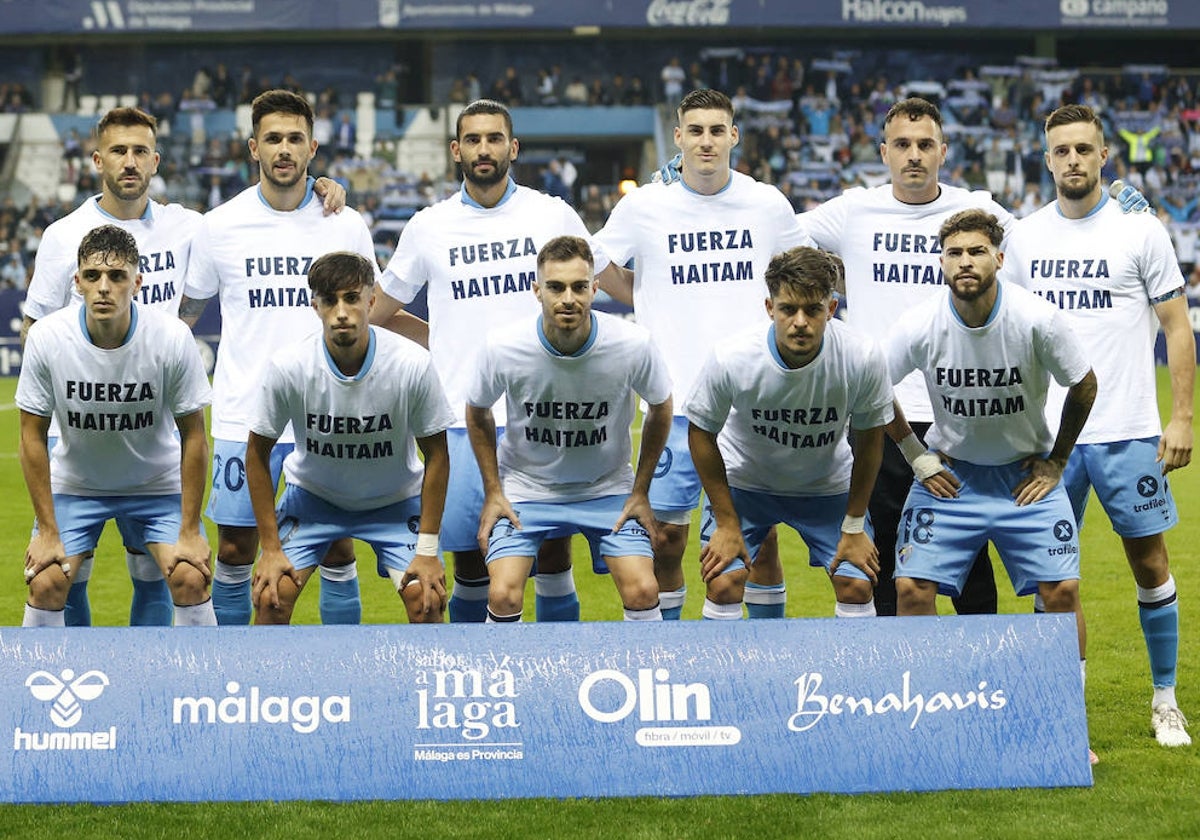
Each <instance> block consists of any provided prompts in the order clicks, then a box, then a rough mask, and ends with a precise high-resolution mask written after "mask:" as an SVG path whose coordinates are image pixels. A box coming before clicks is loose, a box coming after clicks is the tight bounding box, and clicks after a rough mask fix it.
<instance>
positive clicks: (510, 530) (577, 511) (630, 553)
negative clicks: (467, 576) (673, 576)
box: [487, 496, 654, 574]
mask: <svg viewBox="0 0 1200 840" xmlns="http://www.w3.org/2000/svg"><path fill="white" fill-rule="evenodd" d="M627 498H628V497H627V496H601V497H600V498H599V499H589V500H588V501H586V502H516V503H514V504H513V509H514V510H515V511H516V512H517V516H519V517H520V518H521V528H520V530H518V529H517V528H515V527H514V526H513V524H512V522H510V521H509V520H507V519H501V520H500V521H499V522H497V523H496V526H495V527H494V528H492V534H491V537H490V538H489V539H488V553H487V562H489V563H491V562H492V561H493V560H496V559H499V558H501V557H536V556H537V553H538V549H539V548H541V546H542V542H543V541H544V540H548V539H553V538H554V537H569V536H571V535H572V534H575V533H579V534H583V535H584V537H586V538H587V541H588V545H589V546H591V549H592V557H593V558H595V557H596V556H597V555H599V556H600V557H602V558H603V557H653V556H654V552H653V551H652V550H651V548H650V535H649V534H648V533H646V529H645V528H643V527H642V525H641V523H640V522H637V521H636V520H633V519H630V520H627V521H626V522H625V524H624V525H622V526H621V530H619V531H617V532H616V533H615V534H614V533H613V530H612V527H613V525H614V524H616V521H617V519H619V518H620V516H621V510H622V509H623V508H624V507H625V500H626V499H627ZM593 569H594V571H595V572H596V573H597V574H604V573H605V572H607V567H606V566H602V567H597V566H596V565H595V560H594V559H593Z"/></svg>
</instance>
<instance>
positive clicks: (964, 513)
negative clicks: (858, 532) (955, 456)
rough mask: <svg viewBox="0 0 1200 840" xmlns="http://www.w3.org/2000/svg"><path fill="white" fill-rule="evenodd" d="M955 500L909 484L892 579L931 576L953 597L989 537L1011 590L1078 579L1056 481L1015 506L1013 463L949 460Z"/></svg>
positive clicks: (1075, 551) (1072, 533)
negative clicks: (1030, 500) (1046, 490)
mask: <svg viewBox="0 0 1200 840" xmlns="http://www.w3.org/2000/svg"><path fill="white" fill-rule="evenodd" d="M951 472H953V473H954V475H956V476H957V477H958V479H959V480H960V481H961V482H962V486H961V487H959V489H958V498H955V499H939V498H937V497H936V496H934V495H933V494H932V493H930V492H929V491H928V490H926V489H925V487H924V486H923V485H922V484H920V483H918V482H916V481H914V482H913V484H912V488H911V489H910V490H909V491H908V499H907V500H906V501H905V503H904V512H903V513H901V515H900V527H899V529H898V533H897V538H896V577H897V578H902V577H906V578H917V579H920V580H931V581H934V582H936V583H937V584H938V591H939V592H941V593H942V594H943V595H951V596H957V595H959V594H960V593H961V592H962V587H963V583H964V582H965V581H966V579H967V574H968V573H969V572H970V571H971V566H972V565H973V564H974V562H975V555H976V554H978V553H979V549H980V548H981V547H982V546H983V544H984V543H985V542H986V541H988V540H991V541H992V543H993V544H995V546H996V550H997V551H999V553H1000V559H1001V560H1002V561H1003V562H1004V568H1005V569H1006V570H1007V571H1008V577H1009V579H1010V580H1011V581H1012V585H1013V590H1014V591H1015V592H1016V593H1017V594H1018V595H1030V594H1032V593H1034V592H1036V591H1037V585H1038V583H1041V582H1052V581H1060V580H1078V579H1079V536H1078V534H1077V533H1076V528H1075V517H1074V515H1073V514H1072V513H1071V502H1070V500H1069V499H1068V498H1067V491H1066V488H1064V487H1063V486H1062V483H1061V482H1060V483H1059V485H1058V486H1057V487H1055V488H1054V489H1053V490H1052V491H1050V493H1049V495H1047V496H1046V497H1045V498H1044V499H1042V500H1041V501H1040V502H1036V503H1034V504H1032V505H1025V506H1024V507H1018V506H1017V504H1016V502H1014V501H1013V497H1012V491H1013V488H1015V487H1016V486H1017V484H1019V483H1020V481H1021V479H1022V478H1023V477H1024V475H1025V471H1024V470H1023V469H1022V468H1021V462H1020V461H1015V462H1013V463H1011V464H1004V465H1003V466H999V467H987V466H980V465H978V464H969V463H967V462H965V461H956V462H955V464H954V467H953V469H952V470H951Z"/></svg>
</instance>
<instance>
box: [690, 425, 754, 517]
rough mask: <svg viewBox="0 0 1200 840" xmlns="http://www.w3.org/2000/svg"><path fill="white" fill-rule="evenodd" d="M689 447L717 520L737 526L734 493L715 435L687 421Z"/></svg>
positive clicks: (693, 462) (693, 463)
mask: <svg viewBox="0 0 1200 840" xmlns="http://www.w3.org/2000/svg"><path fill="white" fill-rule="evenodd" d="M688 451H689V452H690V453H691V455H692V465H693V466H695V468H696V475H697V476H699V477H700V484H701V486H702V487H703V488H704V495H705V496H707V497H708V504H709V507H711V508H712V512H713V517H714V518H715V519H716V521H717V524H718V525H721V526H727V527H731V528H736V529H740V527H741V525H740V521H739V519H738V514H737V510H736V509H735V508H734V506H733V494H732V493H731V492H730V490H729V476H728V474H727V473H726V472H725V458H724V456H722V455H721V449H720V447H719V446H718V445H717V436H716V435H715V434H713V433H712V432H709V431H706V430H704V429H701V428H700V427H699V426H697V425H696V424H695V423H689V424H688Z"/></svg>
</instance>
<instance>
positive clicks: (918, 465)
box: [896, 433, 945, 482]
mask: <svg viewBox="0 0 1200 840" xmlns="http://www.w3.org/2000/svg"><path fill="white" fill-rule="evenodd" d="M896 445H897V446H898V447H900V454H901V455H903V456H904V460H905V461H908V465H909V466H910V467H912V471H913V475H915V476H916V477H917V481H921V482H924V481H926V480H928V479H930V478H933V477H934V476H935V475H937V474H938V473H940V472H941V471H942V470H943V469H945V467H943V466H942V459H941V458H939V457H938V456H937V455H936V454H935V453H933V452H930V451H929V450H928V449H926V448H925V444H923V443H921V441H919V440H918V439H917V436H916V435H915V434H911V433H910V434H909V435H908V437H906V438H905V439H904V440H902V441H900V442H899V443H898V444H896Z"/></svg>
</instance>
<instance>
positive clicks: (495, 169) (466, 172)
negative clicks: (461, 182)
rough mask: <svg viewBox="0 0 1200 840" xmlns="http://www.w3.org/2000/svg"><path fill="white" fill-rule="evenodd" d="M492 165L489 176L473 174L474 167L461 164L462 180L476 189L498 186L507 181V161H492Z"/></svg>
mask: <svg viewBox="0 0 1200 840" xmlns="http://www.w3.org/2000/svg"><path fill="white" fill-rule="evenodd" d="M491 163H492V172H491V174H490V175H480V174H478V173H476V172H475V167H474V166H467V165H465V164H461V165H460V166H461V168H462V173H463V178H465V179H466V180H468V181H470V182H471V183H472V184H474V185H475V186H477V187H491V186H495V185H496V184H499V183H500V182H501V181H505V180H507V179H508V168H509V163H510V162H509V160H508V159H507V158H505V159H503V160H494V161H492V162H491Z"/></svg>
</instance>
